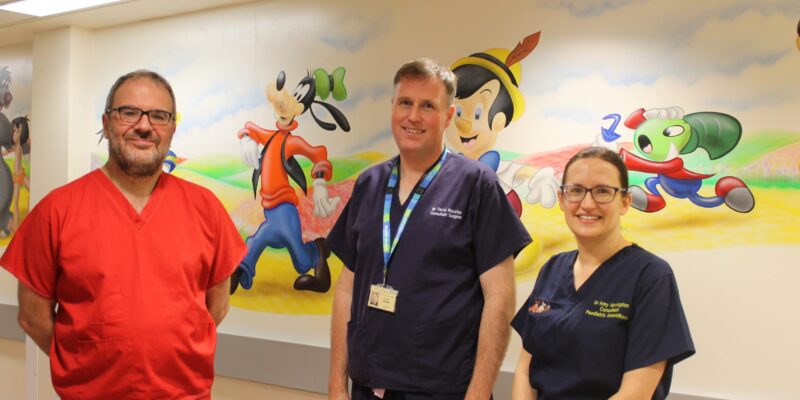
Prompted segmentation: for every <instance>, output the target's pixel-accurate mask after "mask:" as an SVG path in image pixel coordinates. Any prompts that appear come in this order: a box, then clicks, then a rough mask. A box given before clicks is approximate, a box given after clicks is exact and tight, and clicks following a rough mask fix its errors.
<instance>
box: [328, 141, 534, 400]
mask: <svg viewBox="0 0 800 400" xmlns="http://www.w3.org/2000/svg"><path fill="white" fill-rule="evenodd" d="M396 160H397V158H395V159H394V160H392V161H389V162H385V163H383V164H380V165H377V166H375V167H372V168H370V169H368V170H367V171H365V172H364V173H362V174H361V176H359V178H358V180H357V182H356V185H355V187H354V189H353V194H352V196H351V198H350V200H349V202H348V204H347V205H346V206H345V209H344V211H342V214H341V215H340V217H339V219H338V221H337V222H336V224H335V225H334V227H333V229H332V230H331V232H330V234H329V235H328V239H327V242H326V243H327V245H328V247H329V248H330V249H331V250H332V251H333V252H334V253H335V254H336V255H337V256H338V257H339V258H340V259H341V260H342V262H343V263H344V265H345V266H346V267H347V268H349V269H350V270H352V271H353V272H354V274H355V277H354V283H353V285H354V286H353V300H352V307H351V316H350V322H349V323H348V330H347V339H348V372H349V374H350V377H351V378H352V379H353V381H355V382H357V383H358V384H360V385H363V386H368V387H374V388H387V389H393V390H401V391H414V392H428V393H458V392H464V391H466V388H467V386H468V384H469V381H470V378H471V376H472V370H473V367H474V364H475V353H476V350H477V341H478V328H479V325H480V317H481V312H482V310H483V293H482V291H481V286H480V281H479V276H480V275H481V274H482V273H483V272H485V271H487V270H489V269H490V268H492V267H494V266H495V265H497V264H499V263H500V262H501V261H503V260H505V259H506V258H507V257H509V256H512V255H516V254H517V253H518V252H519V251H520V250H522V248H523V247H525V246H526V245H527V244H528V243H530V241H531V239H530V236H529V235H528V233H527V231H526V230H525V228H524V226H523V225H522V223H521V222H520V221H519V218H517V216H516V214H515V213H514V211H513V209H512V208H511V206H510V204H509V203H508V200H507V199H506V196H505V194H504V193H503V190H502V188H501V187H500V185H499V182H498V180H497V176H496V174H495V173H494V171H492V170H490V169H489V168H488V167H486V166H485V165H483V164H481V163H478V162H476V161H473V160H469V159H467V158H465V157H463V156H461V155H457V154H453V153H450V154H449V155H448V156H447V158H446V159H445V162H444V165H443V166H442V169H441V170H440V171H439V173H438V174H437V176H436V178H435V179H434V180H433V182H432V183H431V184H430V186H429V187H428V189H427V191H425V193H424V194H423V195H422V197H421V198H420V201H419V203H418V204H417V206H416V208H415V209H414V211H413V213H412V214H411V217H410V218H409V220H408V223H407V225H406V228H405V232H404V233H403V236H402V237H401V239H400V241H399V243H398V245H397V248H396V250H395V253H394V255H393V258H392V260H391V261H390V265H389V273H388V279H387V284H388V285H390V286H392V287H393V288H394V289H396V290H398V291H399V295H398V298H397V305H396V312H395V313H394V314H392V313H388V312H384V311H380V310H376V309H373V308H369V307H368V306H367V300H368V296H369V290H370V285H371V284H376V283H380V282H381V281H382V279H383V249H382V242H381V240H382V236H381V230H382V221H383V206H384V196H385V193H386V186H387V182H388V179H389V176H390V174H391V167H392V162H396ZM410 198H411V196H409V199H410ZM404 209H405V205H401V204H400V203H399V201H398V200H397V196H396V195H395V196H394V202H393V204H392V207H391V215H390V220H391V225H392V231H393V232H392V233H393V235H394V233H395V231H396V229H397V226H398V225H399V222H400V219H401V218H402V213H403V211H404Z"/></svg>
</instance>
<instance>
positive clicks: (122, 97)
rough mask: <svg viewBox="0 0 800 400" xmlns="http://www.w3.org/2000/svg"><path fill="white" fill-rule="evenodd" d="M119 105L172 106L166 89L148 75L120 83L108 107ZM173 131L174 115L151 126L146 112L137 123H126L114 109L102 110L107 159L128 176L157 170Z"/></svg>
mask: <svg viewBox="0 0 800 400" xmlns="http://www.w3.org/2000/svg"><path fill="white" fill-rule="evenodd" d="M121 106H130V107H136V108H139V109H142V110H144V111H150V110H164V111H169V110H174V105H173V103H172V99H171V97H170V95H169V92H168V91H167V89H166V88H164V87H163V86H161V85H159V84H157V83H156V82H154V81H153V80H151V79H148V78H133V79H129V80H127V81H125V82H124V83H122V85H120V86H119V88H118V89H117V91H116V93H115V94H114V97H113V101H112V103H111V108H117V107H121ZM170 112H171V111H170ZM174 133H175V119H174V118H172V120H171V121H170V122H169V123H168V124H167V125H164V126H153V125H152V124H151V123H150V118H149V117H148V116H146V115H142V117H141V118H140V119H139V121H138V122H136V123H129V122H124V121H122V120H121V119H120V116H119V112H117V111H112V112H109V113H106V114H103V135H104V136H105V138H106V139H108V162H109V163H110V164H115V165H116V166H117V167H118V168H119V169H120V170H121V171H123V172H124V173H126V174H128V175H130V176H152V175H154V174H157V173H160V172H161V164H162V163H163V162H164V159H165V158H166V157H167V152H168V151H169V146H170V144H171V143H172V135H173V134H174Z"/></svg>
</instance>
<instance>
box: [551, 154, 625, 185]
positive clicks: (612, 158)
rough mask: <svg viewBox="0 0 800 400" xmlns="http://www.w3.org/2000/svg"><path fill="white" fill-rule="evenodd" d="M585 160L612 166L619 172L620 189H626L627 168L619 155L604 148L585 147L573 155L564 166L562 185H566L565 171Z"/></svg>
mask: <svg viewBox="0 0 800 400" xmlns="http://www.w3.org/2000/svg"><path fill="white" fill-rule="evenodd" d="M585 158H599V159H601V160H603V161H606V162H608V163H610V164H611V165H613V166H614V167H615V168H617V171H619V181H620V183H621V185H622V189H625V190H627V189H628V167H626V166H625V161H623V160H622V157H620V155H619V154H617V153H616V152H613V151H611V150H609V149H607V148H605V147H587V148H585V149H583V150H581V151H579V152H577V153H575V155H573V156H572V157H571V158H570V159H569V161H567V165H566V166H564V174H563V175H562V176H561V184H562V185H563V184H565V183H566V181H565V180H566V179H567V171H568V170H569V167H570V166H571V165H572V163H574V162H575V161H578V160H581V159H585Z"/></svg>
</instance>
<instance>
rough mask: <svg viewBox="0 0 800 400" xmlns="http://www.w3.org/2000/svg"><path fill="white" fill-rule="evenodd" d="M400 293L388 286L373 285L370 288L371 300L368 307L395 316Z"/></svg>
mask: <svg viewBox="0 0 800 400" xmlns="http://www.w3.org/2000/svg"><path fill="white" fill-rule="evenodd" d="M397 294H398V291H397V290H394V289H392V287H391V286H388V285H377V284H373V285H370V287H369V299H368V301H367V305H368V306H370V307H372V308H375V309H378V310H383V311H386V312H390V313H392V314H394V311H395V306H396V305H397Z"/></svg>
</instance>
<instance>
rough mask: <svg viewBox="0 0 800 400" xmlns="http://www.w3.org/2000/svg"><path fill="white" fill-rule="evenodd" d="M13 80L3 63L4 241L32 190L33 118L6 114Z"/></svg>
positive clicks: (0, 206)
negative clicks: (10, 117) (30, 158)
mask: <svg viewBox="0 0 800 400" xmlns="http://www.w3.org/2000/svg"><path fill="white" fill-rule="evenodd" d="M11 83H12V79H11V70H9V67H8V66H3V67H2V68H0V147H2V152H3V161H4V162H2V163H0V238H2V243H3V244H8V239H9V238H10V237H11V235H12V234H13V233H14V231H15V230H16V229H17V227H18V226H19V224H20V222H21V221H22V218H24V216H25V215H26V214H27V212H28V193H29V192H30V178H29V177H28V172H29V171H30V166H29V164H30V162H29V157H30V156H29V154H30V150H31V135H30V120H29V118H28V116H27V115H20V116H16V117H13V119H11V120H9V118H8V116H6V114H5V112H7V111H8V109H9V106H10V105H11V102H12V101H13V99H14V96H13V94H12V91H11V86H12V85H11ZM23 189H24V190H23Z"/></svg>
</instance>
